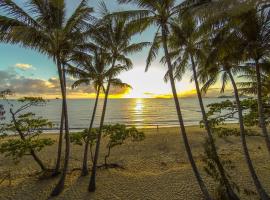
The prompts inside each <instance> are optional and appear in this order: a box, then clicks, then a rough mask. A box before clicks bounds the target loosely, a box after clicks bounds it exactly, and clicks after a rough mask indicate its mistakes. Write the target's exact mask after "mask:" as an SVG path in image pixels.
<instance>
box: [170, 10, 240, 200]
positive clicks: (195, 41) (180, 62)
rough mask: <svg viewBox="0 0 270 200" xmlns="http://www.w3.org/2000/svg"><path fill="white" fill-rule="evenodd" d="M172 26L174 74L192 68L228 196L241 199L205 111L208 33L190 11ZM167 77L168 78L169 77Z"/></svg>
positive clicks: (200, 103)
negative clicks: (202, 78)
mask: <svg viewBox="0 0 270 200" xmlns="http://www.w3.org/2000/svg"><path fill="white" fill-rule="evenodd" d="M171 27H172V32H171V35H170V38H169V47H170V48H171V53H170V55H171V58H173V59H174V60H175V62H174V63H173V66H174V68H175V69H174V70H175V75H174V76H175V78H176V79H178V80H181V79H182V76H183V74H184V72H185V71H186V70H187V69H189V67H190V70H191V71H192V73H193V80H194V82H195V88H196V92H197V97H198V100H199V105H200V108H201V113H202V117H203V123H204V127H205V130H206V132H207V134H208V139H209V143H210V145H211V148H212V152H213V153H214V156H215V161H216V164H217V167H218V171H219V173H220V176H221V179H222V181H223V182H224V185H225V187H226V191H227V198H228V199H239V197H238V196H237V195H236V194H235V192H234V191H233V189H232V186H231V184H230V182H229V180H228V177H227V176H226V172H225V170H224V168H223V165H222V163H221V161H220V158H219V156H218V153H217V148H216V145H215V142H214V137H213V134H212V130H211V127H210V125H209V121H208V118H207V114H206V111H205V107H204V103H203V99H202V94H201V89H200V85H199V80H198V74H197V68H198V67H202V66H199V65H200V63H199V61H200V59H203V58H204V57H205V52H204V51H203V49H205V47H202V46H203V43H205V40H208V38H207V37H205V35H206V34H202V33H201V29H200V27H199V26H198V23H197V22H196V19H195V18H194V17H192V16H191V14H190V13H189V12H185V14H183V15H180V16H179V17H178V18H176V19H175V21H174V23H171ZM165 78H166V79H167V77H165Z"/></svg>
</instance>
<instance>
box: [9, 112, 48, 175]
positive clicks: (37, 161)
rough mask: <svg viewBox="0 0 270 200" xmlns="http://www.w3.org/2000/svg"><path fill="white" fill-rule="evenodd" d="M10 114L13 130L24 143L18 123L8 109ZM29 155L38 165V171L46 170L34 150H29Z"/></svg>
mask: <svg viewBox="0 0 270 200" xmlns="http://www.w3.org/2000/svg"><path fill="white" fill-rule="evenodd" d="M10 114H11V117H12V121H13V123H14V125H15V128H16V131H17V132H18V133H19V135H20V138H21V140H22V141H25V140H26V139H25V136H24V134H23V132H22V131H21V130H20V128H19V126H18V123H17V120H16V118H15V114H14V113H13V111H12V109H10ZM30 154H31V156H32V157H33V158H34V160H35V161H36V163H37V164H38V166H39V167H40V169H41V170H42V171H45V170H46V167H45V166H44V164H43V162H42V161H41V160H40V159H39V157H38V156H37V154H36V152H35V151H34V149H32V148H31V149H30Z"/></svg>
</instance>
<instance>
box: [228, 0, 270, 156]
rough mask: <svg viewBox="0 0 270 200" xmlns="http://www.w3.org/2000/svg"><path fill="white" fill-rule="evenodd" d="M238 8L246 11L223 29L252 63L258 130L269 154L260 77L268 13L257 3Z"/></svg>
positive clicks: (269, 28)
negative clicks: (256, 100) (239, 43)
mask: <svg viewBox="0 0 270 200" xmlns="http://www.w3.org/2000/svg"><path fill="white" fill-rule="evenodd" d="M259 5H260V4H259ZM240 6H245V8H246V9H245V10H243V11H242V12H240V13H237V14H234V15H233V14H232V15H231V16H230V21H229V23H228V25H227V26H225V29H228V30H230V33H229V34H228V37H227V38H228V40H230V38H232V37H235V38H237V39H238V40H239V41H240V42H241V45H240V46H239V48H240V49H241V50H242V51H243V52H244V53H245V57H246V59H251V60H252V61H253V63H254V66H255V71H256V78H257V99H258V113H259V122H260V128H261V130H262V133H263V135H264V138H265V142H266V146H267V149H268V152H269V153H270V136H269V134H268V130H267V127H266V123H265V116H264V106H263V100H262V97H263V95H262V76H261V73H262V64H263V60H264V59H265V58H266V57H267V56H269V49H270V37H269V34H270V18H269V14H270V11H269V9H262V8H261V7H260V6H258V5H257V1H255V3H254V1H248V2H243V3H242V4H240Z"/></svg>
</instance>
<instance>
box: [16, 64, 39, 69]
mask: <svg viewBox="0 0 270 200" xmlns="http://www.w3.org/2000/svg"><path fill="white" fill-rule="evenodd" d="M15 67H16V68H18V69H21V70H23V71H26V70H33V69H35V68H34V67H33V65H30V64H24V63H16V64H15Z"/></svg>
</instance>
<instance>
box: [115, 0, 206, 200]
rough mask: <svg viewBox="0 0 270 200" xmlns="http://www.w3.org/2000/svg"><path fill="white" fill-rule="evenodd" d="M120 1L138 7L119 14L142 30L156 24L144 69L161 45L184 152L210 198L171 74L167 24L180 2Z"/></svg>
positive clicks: (204, 191) (176, 12)
mask: <svg viewBox="0 0 270 200" xmlns="http://www.w3.org/2000/svg"><path fill="white" fill-rule="evenodd" d="M118 1H119V2H120V3H134V4H136V5H137V6H138V7H139V8H140V9H139V10H132V11H125V12H121V13H119V14H121V15H123V16H124V15H126V16H129V17H130V18H131V19H134V20H135V22H134V24H138V25H139V26H140V27H141V28H142V30H144V29H145V28H147V27H149V26H150V25H156V26H157V31H156V34H155V38H154V41H153V44H152V47H151V48H150V52H149V56H148V58H147V66H146V71H147V70H148V68H149V66H150V64H151V62H152V61H153V59H154V58H155V57H156V56H157V53H158V50H159V48H160V46H161V45H162V46H163V50H164V55H165V60H166V63H167V67H168V76H169V80H170V84H171V88H172V93H173V98H174V102H175V108H176V112H177V116H178V121H179V124H180V127H181V132H182V137H183V140H184V144H185V148H186V152H187V155H188V158H189V161H190V163H191V166H192V169H193V172H194V174H195V177H196V179H197V182H198V184H199V186H200V188H201V191H202V193H203V196H204V198H205V199H211V197H210V194H209V192H208V190H207V188H206V186H205V184H204V182H203V180H202V177H201V175H200V173H199V170H198V168H197V165H196V163H195V161H194V158H193V155H192V152H191V148H190V145H189V141H188V137H187V134H186V128H185V126H184V121H183V116H182V112H181V107H180V103H179V99H178V95H177V91H176V87H175V82H174V75H173V65H172V61H171V58H170V53H169V50H168V35H169V33H170V29H169V26H168V25H169V24H170V23H171V22H172V19H173V17H174V16H176V15H177V14H179V13H180V12H181V10H180V9H181V8H182V4H178V5H177V3H176V2H177V1H176V0H163V1H153V0H118Z"/></svg>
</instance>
